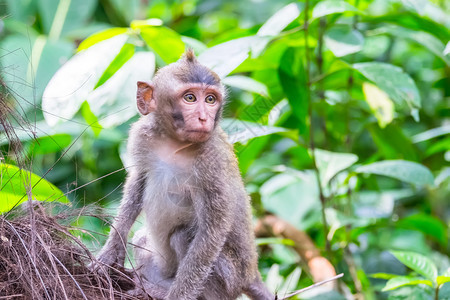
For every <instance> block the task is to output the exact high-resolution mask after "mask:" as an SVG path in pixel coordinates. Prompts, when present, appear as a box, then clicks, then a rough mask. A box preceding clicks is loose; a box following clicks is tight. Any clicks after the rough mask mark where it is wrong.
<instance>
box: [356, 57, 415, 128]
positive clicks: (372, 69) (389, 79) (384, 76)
mask: <svg viewBox="0 0 450 300" xmlns="http://www.w3.org/2000/svg"><path fill="white" fill-rule="evenodd" d="M353 68H354V69H356V70H357V71H358V72H360V73H361V74H362V75H364V76H365V77H366V78H367V79H369V80H371V81H372V82H374V83H375V84H376V85H377V86H378V87H379V88H381V89H382V90H383V91H385V92H386V93H387V94H388V95H389V97H391V99H392V100H393V101H394V103H395V104H396V106H397V107H399V108H409V109H410V111H411V114H412V115H413V117H414V118H415V119H416V121H418V112H417V109H418V108H420V107H421V100H420V95H419V91H418V90H417V87H416V84H415V83H414V81H413V80H412V78H411V77H410V76H409V75H408V74H407V73H405V72H403V70H402V69H401V68H399V67H396V66H393V65H390V64H386V63H380V62H367V63H357V64H354V65H353Z"/></svg>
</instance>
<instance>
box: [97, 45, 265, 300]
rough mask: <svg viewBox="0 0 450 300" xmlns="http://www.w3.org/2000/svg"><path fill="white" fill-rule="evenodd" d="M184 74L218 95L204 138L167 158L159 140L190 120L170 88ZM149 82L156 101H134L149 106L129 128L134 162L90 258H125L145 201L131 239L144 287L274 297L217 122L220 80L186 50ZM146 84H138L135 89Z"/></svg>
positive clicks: (179, 293)
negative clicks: (110, 220) (266, 282)
mask: <svg viewBox="0 0 450 300" xmlns="http://www.w3.org/2000/svg"><path fill="white" fill-rule="evenodd" d="M198 81H200V82H198ZM189 82H193V83H201V84H203V85H202V86H208V87H209V88H211V87H210V86H211V85H213V86H214V87H213V88H214V91H217V93H220V95H221V97H222V99H221V102H220V107H218V108H214V109H217V113H216V116H214V125H213V128H212V131H211V133H210V135H209V136H208V138H207V139H206V140H201V141H200V142H198V141H197V142H196V141H195V140H193V139H192V138H191V139H190V140H187V141H180V143H185V144H186V145H188V146H186V147H183V148H181V150H177V151H175V154H173V155H174V157H178V156H180V157H181V159H179V160H177V161H175V163H172V161H171V160H170V159H169V158H172V156H170V155H165V154H164V153H167V152H170V151H167V150H166V148H164V147H165V145H164V143H163V142H162V141H164V140H166V139H170V140H176V141H177V142H178V141H179V140H180V139H182V138H180V137H179V136H177V132H178V131H177V130H179V129H180V128H179V127H180V126H185V127H188V126H189V118H187V119H186V114H185V111H184V110H183V109H182V108H180V106H179V104H177V102H176V101H175V100H174V99H173V96H171V95H172V94H171V92H170V91H172V90H173V88H174V86H177V85H181V84H183V83H189ZM149 87H150V88H151V89H152V90H151V91H152V92H153V94H152V99H154V100H155V101H156V106H157V108H156V109H155V108H154V107H153V106H152V107H153V108H151V109H150V108H149V109H148V110H147V108H145V106H146V105H147V104H146V103H149V102H145V101H144V102H142V103H141V104H142V108H143V109H142V110H141V108H140V111H141V112H144V113H146V112H147V111H151V112H152V113H148V114H146V115H144V116H142V117H141V119H140V120H139V121H138V122H136V123H135V124H134V125H133V126H132V128H131V131H130V136H129V141H128V153H129V156H130V157H131V159H132V167H131V168H130V170H129V174H128V177H127V180H126V184H125V188H124V196H123V199H122V202H121V206H120V209H119V215H118V217H117V219H116V221H115V222H114V225H113V228H112V229H111V233H110V236H109V238H108V241H107V243H106V244H105V246H104V248H103V249H102V251H101V252H100V254H99V256H98V260H99V261H100V262H102V263H105V264H107V265H114V264H118V265H123V263H124V259H125V255H126V252H125V244H126V240H127V235H128V232H129V230H130V228H131V226H132V224H133V223H134V221H135V220H136V217H137V216H138V214H139V213H140V212H141V211H142V210H143V211H144V212H145V214H146V223H147V224H146V226H145V227H144V228H143V229H142V230H140V231H139V232H137V233H136V235H135V236H134V238H133V243H134V244H135V245H136V248H135V258H136V266H135V267H136V270H137V272H138V274H139V276H140V279H141V282H142V283H143V286H141V288H142V289H143V290H145V292H146V293H148V294H149V295H150V296H152V297H154V298H157V299H208V300H209V299H211V300H216V299H218V300H220V299H224V300H225V299H226V300H228V299H230V300H231V299H236V298H237V297H238V296H239V295H240V294H242V293H245V294H247V295H248V296H249V297H250V298H251V299H262V300H266V299H274V296H273V295H271V293H270V292H269V291H268V290H267V289H266V288H265V287H264V285H263V283H262V282H261V279H260V275H259V272H258V268H257V253H256V248H255V245H254V235H253V230H252V223H251V211H250V205H249V197H248V195H247V194H246V191H245V188H244V185H243V182H242V179H241V175H240V172H239V169H238V164H237V160H236V157H235V155H234V151H233V147H232V146H231V145H230V144H229V142H228V141H227V137H226V135H225V133H224V132H223V131H222V129H221V128H220V127H219V126H216V125H217V120H218V119H219V118H220V114H221V111H222V106H223V101H224V99H223V98H224V94H225V92H224V88H223V86H222V85H221V83H220V79H219V78H218V77H217V75H216V74H215V73H213V72H212V71H210V70H209V69H207V68H206V67H204V66H202V65H200V64H199V63H198V62H197V60H196V59H195V56H194V55H193V53H192V51H188V52H187V53H186V54H185V56H184V57H183V58H182V59H180V60H179V61H178V62H177V63H174V64H171V65H169V66H166V67H164V68H162V69H161V70H160V71H159V72H158V73H157V75H156V76H155V78H154V80H153V82H152V84H151V85H149ZM145 88H146V86H144V85H142V86H141V87H140V91H141V92H145V91H147V90H145ZM139 93H140V92H139V91H138V103H139V97H142V96H140V95H139ZM147 100H148V99H147ZM149 107H150V106H149ZM208 107H209V106H208ZM208 109H210V108H208ZM183 116H184V117H183ZM188 117H189V116H188ZM174 123H175V124H174ZM183 145H184V144H183ZM168 147H169V146H168ZM167 149H172V148H170V147H169V148H167ZM161 153H162V154H161ZM138 282H139V281H138ZM141 291H142V290H141V289H140V288H137V289H136V290H135V291H133V292H134V293H135V294H137V295H139V294H140V293H141Z"/></svg>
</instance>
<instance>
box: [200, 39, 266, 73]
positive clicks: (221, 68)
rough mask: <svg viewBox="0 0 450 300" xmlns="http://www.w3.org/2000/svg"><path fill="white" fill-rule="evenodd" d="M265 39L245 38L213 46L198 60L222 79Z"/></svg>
mask: <svg viewBox="0 0 450 300" xmlns="http://www.w3.org/2000/svg"><path fill="white" fill-rule="evenodd" d="M267 39H268V38H266V37H260V36H246V37H243V38H238V39H234V40H231V41H228V42H225V43H222V44H218V45H215V46H213V47H211V48H209V49H208V50H206V51H204V52H203V53H201V54H200V55H199V57H198V60H199V61H200V62H201V63H202V64H204V65H205V66H207V67H209V68H211V69H212V70H214V72H216V73H217V75H219V77H221V78H224V77H225V76H227V75H228V74H230V73H231V72H232V71H233V70H234V69H236V68H237V67H238V66H239V65H240V64H241V63H242V62H243V61H244V60H246V59H247V58H248V57H249V54H250V52H251V50H252V47H256V46H257V45H259V43H261V41H263V40H267Z"/></svg>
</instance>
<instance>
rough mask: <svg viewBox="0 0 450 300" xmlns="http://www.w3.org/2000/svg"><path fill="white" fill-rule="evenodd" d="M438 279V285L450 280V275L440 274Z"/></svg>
mask: <svg viewBox="0 0 450 300" xmlns="http://www.w3.org/2000/svg"><path fill="white" fill-rule="evenodd" d="M436 281H437V284H438V285H441V284H444V283H447V282H450V276H438V277H437V278H436Z"/></svg>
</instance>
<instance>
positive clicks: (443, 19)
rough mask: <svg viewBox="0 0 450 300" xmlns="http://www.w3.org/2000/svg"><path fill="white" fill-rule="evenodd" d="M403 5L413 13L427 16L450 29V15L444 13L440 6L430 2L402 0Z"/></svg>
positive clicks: (426, 0) (424, 0) (427, 0)
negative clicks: (449, 16)
mask: <svg viewBox="0 0 450 300" xmlns="http://www.w3.org/2000/svg"><path fill="white" fill-rule="evenodd" d="M402 2H403V5H404V6H405V7H406V8H409V9H410V10H412V11H413V12H415V13H417V14H419V15H421V16H426V17H428V18H429V19H430V20H434V21H437V22H439V23H441V24H444V25H445V26H446V27H447V28H449V27H450V21H449V18H448V14H447V13H446V12H444V11H443V10H442V9H441V8H440V7H439V6H437V5H436V4H434V3H432V1H429V0H402Z"/></svg>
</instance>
